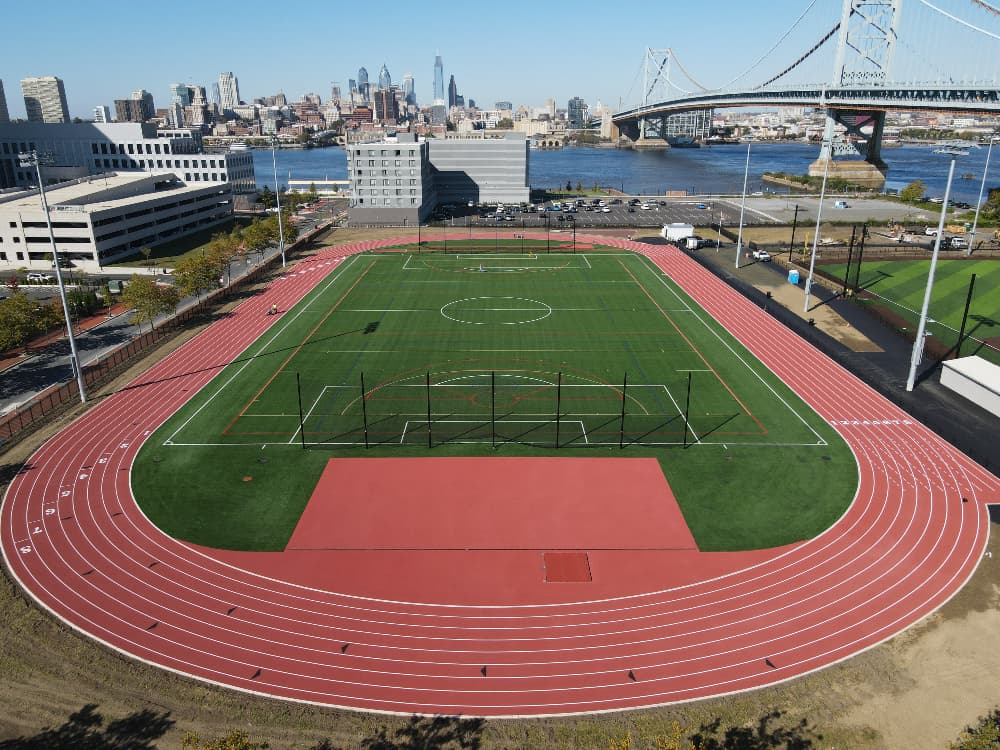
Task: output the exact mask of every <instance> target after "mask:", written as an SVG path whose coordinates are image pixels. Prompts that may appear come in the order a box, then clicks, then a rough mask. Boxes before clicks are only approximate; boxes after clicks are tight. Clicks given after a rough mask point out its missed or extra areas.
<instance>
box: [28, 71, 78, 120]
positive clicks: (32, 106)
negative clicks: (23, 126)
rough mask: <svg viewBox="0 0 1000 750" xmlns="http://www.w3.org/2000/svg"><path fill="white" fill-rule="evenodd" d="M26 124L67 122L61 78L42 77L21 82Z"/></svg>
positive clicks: (67, 115)
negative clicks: (26, 117)
mask: <svg viewBox="0 0 1000 750" xmlns="http://www.w3.org/2000/svg"><path fill="white" fill-rule="evenodd" d="M21 91H22V92H23V94H24V109H25V110H26V111H27V113H28V122H69V121H70V120H69V105H67V104H66V89H65V87H64V86H63V82H62V79H61V78H56V77H55V76H43V77H41V78H24V79H22V80H21Z"/></svg>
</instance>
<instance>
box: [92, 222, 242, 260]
mask: <svg viewBox="0 0 1000 750" xmlns="http://www.w3.org/2000/svg"><path fill="white" fill-rule="evenodd" d="M251 221H252V219H249V218H247V217H245V216H237V217H234V218H232V219H230V220H228V221H224V222H222V223H220V224H216V225H215V226H214V227H209V228H208V229H201V230H199V231H197V232H192V233H191V234H187V235H184V236H183V237H178V238H177V239H174V240H168V241H167V242H163V243H160V244H159V245H151V246H150V249H151V250H152V251H153V252H152V253H150V256H149V261H148V262H147V261H146V258H145V257H144V256H143V255H142V253H141V252H136V253H133V254H132V255H130V256H129V257H128V258H126V259H125V260H120V261H117V262H115V263H111V264H110V265H109V267H111V268H119V267H121V268H147V267H148V266H173V265H175V264H176V263H177V261H178V260H180V259H181V258H182V257H183V256H185V255H187V254H188V253H193V252H197V251H198V250H201V249H202V248H204V247H206V246H207V245H208V243H209V242H211V241H212V237H213V236H214V235H216V234H219V233H220V232H223V233H229V232H231V231H232V230H233V228H234V227H239V228H240V229H242V228H243V227H246V226H249V225H250V222H251Z"/></svg>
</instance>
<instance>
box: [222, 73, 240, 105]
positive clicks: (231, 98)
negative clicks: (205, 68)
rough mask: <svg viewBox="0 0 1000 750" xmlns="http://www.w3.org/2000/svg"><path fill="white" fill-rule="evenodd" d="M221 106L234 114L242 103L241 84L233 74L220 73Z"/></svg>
mask: <svg viewBox="0 0 1000 750" xmlns="http://www.w3.org/2000/svg"><path fill="white" fill-rule="evenodd" d="M219 97H220V101H219V106H220V107H221V108H222V111H223V112H232V111H233V109H235V108H236V107H238V106H239V103H240V83H239V81H237V80H236V76H234V75H233V74H232V73H219Z"/></svg>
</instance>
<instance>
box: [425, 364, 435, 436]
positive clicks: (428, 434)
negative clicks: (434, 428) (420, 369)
mask: <svg viewBox="0 0 1000 750" xmlns="http://www.w3.org/2000/svg"><path fill="white" fill-rule="evenodd" d="M426 383H427V447H428V448H430V447H431V446H432V445H433V444H434V438H433V436H432V435H431V374H430V373H427V376H426Z"/></svg>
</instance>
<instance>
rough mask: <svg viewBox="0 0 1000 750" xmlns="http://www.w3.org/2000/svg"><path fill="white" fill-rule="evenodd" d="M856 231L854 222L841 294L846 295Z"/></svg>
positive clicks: (856, 227) (856, 226)
mask: <svg viewBox="0 0 1000 750" xmlns="http://www.w3.org/2000/svg"><path fill="white" fill-rule="evenodd" d="M857 232H858V225H857V224H855V225H854V226H853V227H851V244H850V245H848V246H847V270H846V271H844V291H843V292H842V294H843V295H844V296H845V297H846V296H847V287H849V286H850V283H851V282H850V278H851V261H852V260H853V259H854V235H856V234H857Z"/></svg>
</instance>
